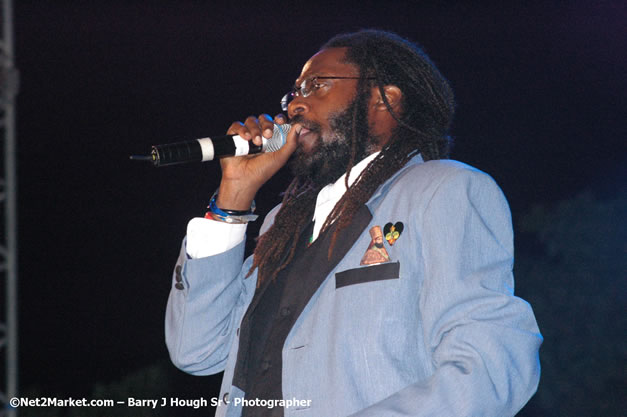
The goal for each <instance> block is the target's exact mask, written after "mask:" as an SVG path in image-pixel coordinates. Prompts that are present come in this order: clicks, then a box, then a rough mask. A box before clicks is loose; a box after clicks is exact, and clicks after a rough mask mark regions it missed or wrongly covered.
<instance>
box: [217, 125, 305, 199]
mask: <svg viewBox="0 0 627 417" xmlns="http://www.w3.org/2000/svg"><path fill="white" fill-rule="evenodd" d="M285 124H286V119H285V116H283V115H282V114H279V115H277V116H276V117H275V118H274V120H272V118H271V117H270V116H269V115H267V114H262V115H260V116H259V117H258V118H257V117H254V116H250V117H248V118H247V119H246V120H245V121H244V123H241V122H235V123H233V124H232V125H231V127H230V128H229V130H228V131H227V134H229V135H239V136H240V137H242V138H244V139H246V140H249V141H250V142H252V145H254V146H261V144H262V141H263V139H262V138H265V139H269V138H271V137H272V133H273V131H274V130H275V125H278V126H279V127H282V126H284V125H285ZM300 129H301V126H300V125H298V124H296V125H293V126H292V128H291V129H290V130H289V132H288V133H287V135H286V138H285V144H284V145H283V146H282V147H281V148H280V149H278V150H277V151H275V152H269V153H263V154H259V155H254V156H248V157H238V158H222V159H220V166H221V167H222V181H221V182H220V192H219V194H218V200H217V202H216V203H217V205H218V207H221V208H228V209H231V210H248V209H249V208H250V206H251V204H252V201H253V199H254V197H255V194H256V193H257V191H258V190H259V188H261V186H262V185H263V184H264V183H265V182H266V181H268V180H269V179H270V178H271V177H272V176H273V175H274V174H276V173H277V171H278V170H279V169H281V167H282V166H283V165H285V163H286V162H287V160H288V159H289V157H290V155H292V153H293V152H294V151H295V150H296V147H297V146H298V140H297V136H298V133H299V132H300Z"/></svg>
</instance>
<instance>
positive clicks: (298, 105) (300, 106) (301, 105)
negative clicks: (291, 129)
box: [287, 96, 309, 118]
mask: <svg viewBox="0 0 627 417" xmlns="http://www.w3.org/2000/svg"><path fill="white" fill-rule="evenodd" d="M307 112H309V104H307V103H306V101H305V100H304V98H303V97H301V96H296V97H294V100H292V101H291V102H290V104H288V105H287V115H288V117H289V118H292V117H294V116H297V115H303V114H306V113H307Z"/></svg>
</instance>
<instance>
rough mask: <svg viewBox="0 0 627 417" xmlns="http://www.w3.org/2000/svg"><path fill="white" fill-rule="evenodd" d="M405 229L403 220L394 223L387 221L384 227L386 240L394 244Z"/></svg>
mask: <svg viewBox="0 0 627 417" xmlns="http://www.w3.org/2000/svg"><path fill="white" fill-rule="evenodd" d="M403 229H404V226H403V223H402V222H396V223H394V224H392V223H387V224H386V225H385V226H384V227H383V233H384V234H385V240H387V241H388V243H389V244H390V246H392V245H394V242H396V240H397V239H398V238H399V237H400V236H401V233H403Z"/></svg>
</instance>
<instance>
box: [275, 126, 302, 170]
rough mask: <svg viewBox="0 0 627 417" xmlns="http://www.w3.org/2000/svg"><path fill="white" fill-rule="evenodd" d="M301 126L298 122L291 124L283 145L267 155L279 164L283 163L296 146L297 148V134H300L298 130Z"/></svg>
mask: <svg viewBox="0 0 627 417" xmlns="http://www.w3.org/2000/svg"><path fill="white" fill-rule="evenodd" d="M301 129H302V126H301V125H300V124H298V123H295V124H293V125H292V128H291V129H290V131H289V132H288V133H287V138H286V139H285V145H283V146H281V148H280V149H279V150H277V151H275V152H272V153H270V154H267V155H272V157H273V159H274V161H275V162H276V163H277V164H280V165H281V166H283V165H285V163H286V162H287V160H288V159H289V158H290V156H291V155H292V154H293V153H294V151H295V150H296V148H298V136H299V135H300V130H301Z"/></svg>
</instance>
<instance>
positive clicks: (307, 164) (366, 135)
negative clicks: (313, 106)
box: [289, 99, 376, 188]
mask: <svg viewBox="0 0 627 417" xmlns="http://www.w3.org/2000/svg"><path fill="white" fill-rule="evenodd" d="M356 108H357V109H356ZM355 110H356V112H355ZM353 114H354V115H355V130H356V132H355V134H356V137H355V138H354V140H355V141H356V153H355V161H353V162H359V161H361V160H362V159H363V158H365V157H366V156H368V155H369V154H370V153H371V152H370V151H371V150H372V146H371V145H373V144H374V143H376V140H375V139H376V138H374V137H371V135H370V132H369V129H368V114H367V108H366V106H365V105H360V103H359V102H358V100H357V99H354V100H353V101H352V102H351V103H350V104H349V105H348V106H347V107H346V109H344V111H341V112H337V113H333V114H331V115H330V117H329V127H330V128H331V135H330V137H328V138H326V140H323V138H322V127H321V126H320V124H319V123H316V122H312V121H309V120H307V119H305V118H304V117H303V116H300V115H297V116H295V117H293V118H292V119H291V120H290V123H300V124H302V125H303V126H304V127H305V128H307V129H309V130H311V131H312V132H315V133H316V134H317V135H318V143H317V144H316V146H315V147H314V148H313V149H312V150H311V151H309V152H306V151H304V150H303V148H302V147H300V146H299V147H298V148H297V149H296V151H295V152H294V154H293V155H292V156H291V158H290V162H289V167H290V170H291V171H292V174H293V175H294V176H296V177H298V178H299V179H301V180H306V181H309V182H311V183H313V185H314V186H316V188H319V187H324V186H325V185H327V184H330V183H332V182H335V181H336V180H337V179H338V178H339V177H341V176H342V175H343V174H345V173H346V169H347V168H348V164H349V162H350V160H351V140H350V138H351V137H352V135H353Z"/></svg>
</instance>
